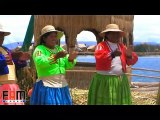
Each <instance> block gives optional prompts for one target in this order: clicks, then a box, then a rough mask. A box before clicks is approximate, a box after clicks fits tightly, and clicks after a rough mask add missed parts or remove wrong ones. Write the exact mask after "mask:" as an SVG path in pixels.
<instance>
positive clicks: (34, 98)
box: [30, 80, 72, 105]
mask: <svg viewBox="0 0 160 120" xmlns="http://www.w3.org/2000/svg"><path fill="white" fill-rule="evenodd" d="M30 104H31V105H72V99H71V96H70V92H69V88H68V86H66V87H63V88H52V87H46V86H44V85H43V81H42V80H41V81H39V82H36V83H35V84H34V87H33V92H32V95H31V99H30Z"/></svg>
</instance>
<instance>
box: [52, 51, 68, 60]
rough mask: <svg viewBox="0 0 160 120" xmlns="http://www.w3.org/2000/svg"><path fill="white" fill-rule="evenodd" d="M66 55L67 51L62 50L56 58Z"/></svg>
mask: <svg viewBox="0 0 160 120" xmlns="http://www.w3.org/2000/svg"><path fill="white" fill-rule="evenodd" d="M66 55H67V52H65V51H60V52H58V53H57V54H56V55H55V56H56V59H59V58H64V57H65V56H66Z"/></svg>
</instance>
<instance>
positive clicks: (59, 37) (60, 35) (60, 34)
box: [39, 30, 64, 40]
mask: <svg viewBox="0 0 160 120" xmlns="http://www.w3.org/2000/svg"><path fill="white" fill-rule="evenodd" d="M49 32H56V33H57V39H58V40H59V39H61V37H62V36H63V35H64V32H62V31H58V30H50V31H47V32H46V33H49ZM46 33H43V34H42V35H40V37H39V38H41V37H42V36H43V35H44V34H46Z"/></svg>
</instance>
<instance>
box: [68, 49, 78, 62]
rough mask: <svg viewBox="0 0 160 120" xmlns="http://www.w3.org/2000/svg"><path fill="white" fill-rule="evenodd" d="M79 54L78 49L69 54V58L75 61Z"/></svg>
mask: <svg viewBox="0 0 160 120" xmlns="http://www.w3.org/2000/svg"><path fill="white" fill-rule="evenodd" d="M77 55H78V52H77V51H73V52H71V53H70V54H69V57H68V60H69V61H73V60H74V59H75V58H76V57H77Z"/></svg>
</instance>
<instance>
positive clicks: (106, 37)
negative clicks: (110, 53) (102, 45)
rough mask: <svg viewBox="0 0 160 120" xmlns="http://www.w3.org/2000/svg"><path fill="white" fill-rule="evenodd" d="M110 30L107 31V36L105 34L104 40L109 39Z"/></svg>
mask: <svg viewBox="0 0 160 120" xmlns="http://www.w3.org/2000/svg"><path fill="white" fill-rule="evenodd" d="M109 33H110V32H106V33H105V36H104V40H107V39H108V34H109Z"/></svg>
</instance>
